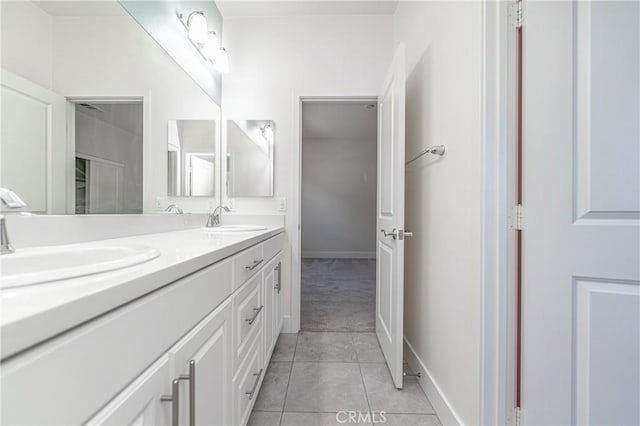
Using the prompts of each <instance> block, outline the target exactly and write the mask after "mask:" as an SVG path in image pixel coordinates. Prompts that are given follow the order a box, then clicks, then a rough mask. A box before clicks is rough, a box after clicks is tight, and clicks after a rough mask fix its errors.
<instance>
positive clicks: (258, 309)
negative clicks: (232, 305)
mask: <svg viewBox="0 0 640 426" xmlns="http://www.w3.org/2000/svg"><path fill="white" fill-rule="evenodd" d="M262 308H264V305H260V307H259V308H253V310H254V311H255V312H256V313H255V314H253V317H252V318H246V319H245V321H246V322H248V323H249V325H252V324H253V323H254V322H256V319H257V318H258V315H260V311H261V310H262Z"/></svg>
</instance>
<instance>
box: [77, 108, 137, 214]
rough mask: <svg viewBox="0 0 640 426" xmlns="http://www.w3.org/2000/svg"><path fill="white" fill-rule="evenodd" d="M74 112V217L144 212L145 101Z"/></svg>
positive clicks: (81, 109)
mask: <svg viewBox="0 0 640 426" xmlns="http://www.w3.org/2000/svg"><path fill="white" fill-rule="evenodd" d="M75 110H76V115H75V132H76V133H75V136H76V137H75V142H76V143H75V146H76V153H75V165H76V172H75V194H76V202H75V205H76V209H75V212H76V214H87V213H101V214H119V213H142V102H141V101H125V102H109V103H97V102H82V103H77V104H76V105H75Z"/></svg>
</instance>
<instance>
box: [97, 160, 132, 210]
mask: <svg viewBox="0 0 640 426" xmlns="http://www.w3.org/2000/svg"><path fill="white" fill-rule="evenodd" d="M123 206H124V165H123V164H119V163H115V162H113V161H107V160H102V159H99V158H91V159H90V160H89V213H97V214H114V213H122V210H123Z"/></svg>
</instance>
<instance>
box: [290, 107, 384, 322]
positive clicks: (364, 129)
mask: <svg viewBox="0 0 640 426" xmlns="http://www.w3.org/2000/svg"><path fill="white" fill-rule="evenodd" d="M301 109H302V126H301V134H302V174H301V176H302V185H301V186H302V199H301V201H302V211H301V219H302V221H301V231H302V232H301V234H302V235H301V237H302V250H301V251H302V264H301V295H300V297H301V308H300V309H301V310H300V328H301V329H302V330H303V331H342V332H374V331H375V326H376V322H375V298H376V238H375V237H376V155H377V100H376V98H370V99H369V98H357V99H309V100H303V102H302V105H301Z"/></svg>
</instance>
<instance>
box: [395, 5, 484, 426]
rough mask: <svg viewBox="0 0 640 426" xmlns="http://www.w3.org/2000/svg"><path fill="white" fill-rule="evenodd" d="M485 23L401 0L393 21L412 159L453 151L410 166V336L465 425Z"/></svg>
mask: <svg viewBox="0 0 640 426" xmlns="http://www.w3.org/2000/svg"><path fill="white" fill-rule="evenodd" d="M481 24H482V5H481V3H479V2H478V3H465V2H400V3H399V5H398V9H397V11H396V15H395V19H394V41H395V42H396V43H398V42H405V43H406V45H407V74H408V78H407V108H406V114H407V115H406V121H407V126H406V155H407V158H408V159H409V158H411V157H412V156H414V155H415V154H417V153H418V152H420V150H422V149H423V148H424V147H427V146H429V145H439V144H444V145H446V150H447V151H446V155H445V156H444V157H443V158H434V157H433V156H426V157H423V159H422V160H419V161H417V162H415V163H413V164H412V165H410V166H409V167H408V168H407V171H406V191H405V192H406V194H405V199H406V226H407V228H408V229H410V230H412V231H413V233H414V238H413V239H409V240H407V243H406V249H405V256H406V258H405V259H406V260H405V337H406V339H407V341H408V342H409V344H410V345H411V346H412V347H413V348H414V349H415V352H416V355H417V356H418V358H419V359H420V360H421V361H422V363H423V365H424V367H425V368H426V369H427V372H428V375H429V376H430V379H431V381H432V383H433V384H434V385H435V386H437V387H438V388H439V390H440V397H441V398H435V397H433V396H431V395H430V396H431V399H432V402H434V404H435V403H437V402H440V403H441V407H440V410H439V412H440V413H441V414H442V413H444V410H448V411H450V413H448V414H453V416H454V417H457V421H460V422H462V423H464V424H478V423H479V422H480V412H479V410H480V394H479V392H480V390H479V389H480V362H481V359H480V326H481V324H480V306H481V300H480V296H481V294H480V285H481V282H480V273H481V270H480V265H481V256H480V255H481V250H480V248H481V246H480V244H481V240H480V236H481V235H480V232H481V214H480V211H481V210H480V207H481V204H480V197H481V192H480V190H481V186H480V185H481V176H480V162H481V157H480V146H481V118H482V117H481V100H482V85H481V77H482V62H481V53H482V45H481V42H482V32H481V31H482V25H481ZM442 398H445V400H446V401H448V407H442V403H443V399H442ZM444 405H446V403H445V404H444ZM436 408H438V407H436ZM446 417H448V416H443V418H444V419H443V420H447V419H446ZM454 421H455V419H454Z"/></svg>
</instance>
